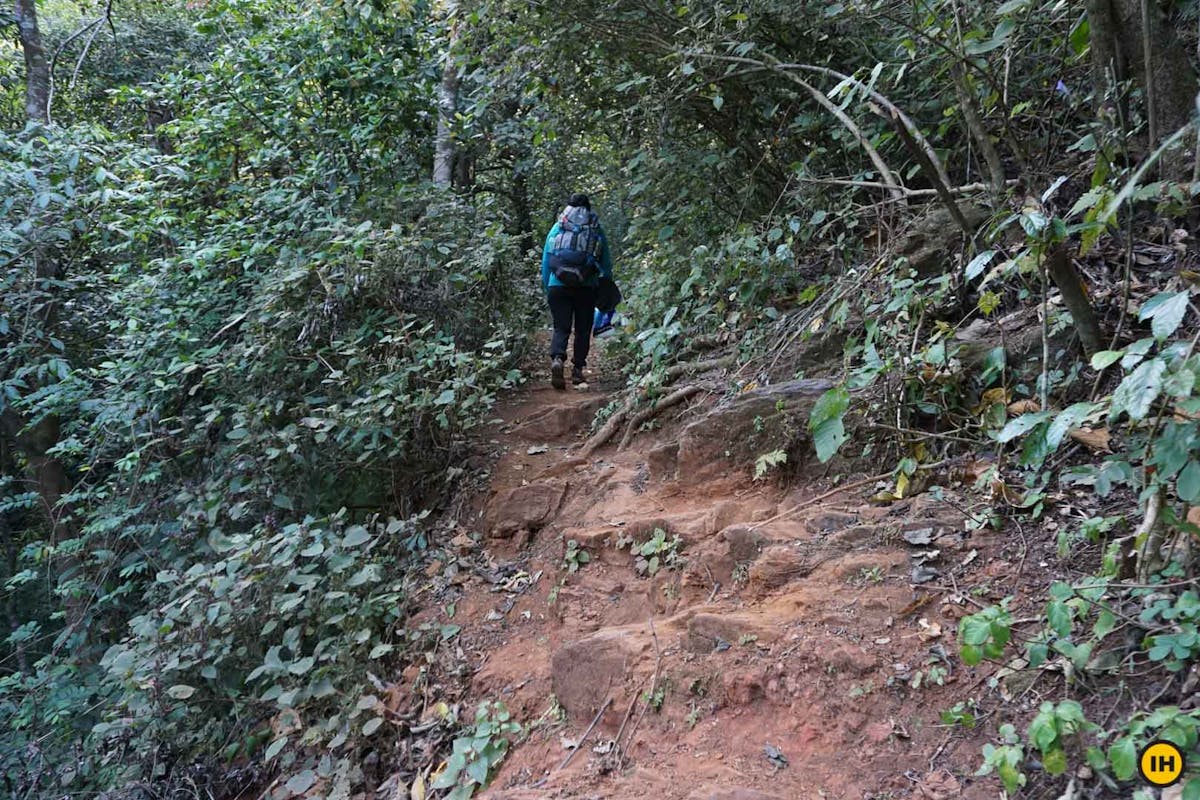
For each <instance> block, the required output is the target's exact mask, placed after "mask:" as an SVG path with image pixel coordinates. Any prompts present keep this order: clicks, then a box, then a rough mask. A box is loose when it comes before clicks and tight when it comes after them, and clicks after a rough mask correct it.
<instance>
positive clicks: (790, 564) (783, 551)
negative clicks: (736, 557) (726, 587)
mask: <svg viewBox="0 0 1200 800" xmlns="http://www.w3.org/2000/svg"><path fill="white" fill-rule="evenodd" d="M814 566H815V563H814V561H813V559H812V558H811V557H810V556H807V555H805V554H804V553H801V552H800V551H798V550H796V548H794V547H789V546H788V545H779V546H775V547H768V548H767V549H766V550H764V551H762V554H761V555H760V556H759V557H758V560H756V561H755V562H754V563H753V564H751V565H750V571H749V581H748V586H749V588H750V591H751V592H752V593H754V594H763V593H766V592H769V591H772V590H774V589H778V588H779V587H780V586H784V585H786V584H788V583H790V582H791V581H794V580H796V579H797V578H803V577H804V576H805V575H808V574H809V573H810V572H812V571H813V567H814Z"/></svg>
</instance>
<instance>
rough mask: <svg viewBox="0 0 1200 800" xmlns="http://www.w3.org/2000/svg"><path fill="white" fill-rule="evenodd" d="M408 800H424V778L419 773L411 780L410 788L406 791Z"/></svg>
mask: <svg viewBox="0 0 1200 800" xmlns="http://www.w3.org/2000/svg"><path fill="white" fill-rule="evenodd" d="M408 796H409V800H425V776H424V775H421V774H420V773H418V774H417V777H415V778H413V783H412V788H411V789H409V791H408Z"/></svg>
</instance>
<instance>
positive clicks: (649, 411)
mask: <svg viewBox="0 0 1200 800" xmlns="http://www.w3.org/2000/svg"><path fill="white" fill-rule="evenodd" d="M708 388H710V387H708V386H705V385H704V384H702V383H693V384H691V385H690V386H684V387H683V388H682V389H676V390H675V391H673V392H671V393H670V394H669V395H667V396H666V397H664V398H663V399H661V400H659V401H658V402H656V403H655V404H654V405H652V406H650V408H646V409H643V410H642V411H640V412H638V414H637V416H635V417H634V418H633V419H632V420H630V421H629V426H628V427H627V428H625V435H624V436H622V437H621V444H620V445H619V446H618V447H617V449H618V450H624V449H625V448H626V447H627V446H628V445H629V442H630V440H631V439H633V437H634V435H635V434H636V433H637V431H638V429H639V428H641V427H642V425H644V424H645V423H646V422H648V421H650V420H651V419H653V418H654V417H656V416H658V415H659V414H661V413H662V412H663V411H666V410H667V409H668V408H671V407H672V406H677V405H679V404H680V403H682V402H683V401H684V400H687V399H688V398H689V397H691V396H692V395H695V394H699V393H700V392H703V391H705V390H706V389H708Z"/></svg>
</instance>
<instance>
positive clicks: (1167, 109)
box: [1087, 0, 1198, 177]
mask: <svg viewBox="0 0 1200 800" xmlns="http://www.w3.org/2000/svg"><path fill="white" fill-rule="evenodd" d="M1087 12H1088V30H1089V36H1090V45H1091V53H1092V75H1093V80H1094V82H1095V85H1096V101H1097V103H1098V104H1102V103H1103V102H1104V98H1105V97H1106V96H1111V95H1112V92H1113V89H1114V88H1115V86H1114V83H1113V82H1114V81H1117V82H1119V81H1122V80H1126V79H1129V78H1132V79H1133V80H1134V82H1135V83H1136V84H1137V85H1138V86H1139V87H1140V88H1141V89H1142V92H1143V95H1144V96H1145V98H1146V106H1145V113H1146V115H1147V123H1148V128H1149V134H1150V136H1149V137H1148V147H1147V151H1151V150H1153V149H1154V148H1155V147H1157V146H1158V144H1159V142H1161V141H1162V140H1163V139H1165V138H1166V137H1168V136H1170V135H1171V134H1173V133H1175V131H1177V130H1179V129H1180V128H1181V127H1183V126H1184V125H1185V124H1186V123H1187V122H1188V120H1190V119H1191V117H1192V111H1193V104H1194V103H1195V98H1196V92H1197V88H1198V83H1197V79H1196V72H1195V70H1194V69H1193V68H1192V64H1191V61H1190V60H1189V59H1188V54H1187V51H1186V50H1185V49H1184V47H1183V45H1182V43H1181V42H1180V41H1179V38H1178V37H1177V36H1176V35H1175V30H1174V27H1173V25H1172V23H1171V22H1170V21H1169V20H1168V19H1167V18H1166V17H1165V15H1164V14H1163V11H1162V9H1161V8H1160V6H1159V4H1158V3H1156V2H1154V0H1088V3H1087ZM1122 104H1123V101H1122ZM1190 163H1191V162H1190V159H1189V158H1187V155H1186V154H1181V153H1176V154H1167V155H1166V156H1165V157H1164V161H1163V165H1164V166H1163V172H1164V174H1165V175H1167V176H1177V177H1178V176H1179V175H1181V174H1182V173H1180V169H1181V167H1182V166H1183V165H1185V164H1190Z"/></svg>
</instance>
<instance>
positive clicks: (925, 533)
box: [904, 528, 933, 544]
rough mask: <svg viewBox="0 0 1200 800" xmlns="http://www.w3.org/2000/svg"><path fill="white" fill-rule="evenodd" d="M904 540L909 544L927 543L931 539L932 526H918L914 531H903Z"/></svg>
mask: <svg viewBox="0 0 1200 800" xmlns="http://www.w3.org/2000/svg"><path fill="white" fill-rule="evenodd" d="M904 541H906V542H908V543H909V544H929V543H930V542H932V541H933V528H919V529H917V530H915V531H905V532H904Z"/></svg>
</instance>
